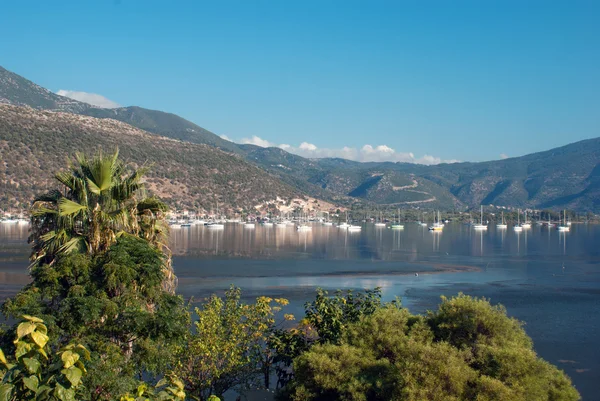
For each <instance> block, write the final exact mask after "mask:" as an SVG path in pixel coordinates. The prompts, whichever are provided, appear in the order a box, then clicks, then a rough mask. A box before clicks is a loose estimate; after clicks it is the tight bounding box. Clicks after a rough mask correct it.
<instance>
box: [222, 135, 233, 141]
mask: <svg viewBox="0 0 600 401" xmlns="http://www.w3.org/2000/svg"><path fill="white" fill-rule="evenodd" d="M220 137H221V139H225V140H226V141H229V142H233V141H232V140H231V138H230V137H228V136H227V135H220Z"/></svg>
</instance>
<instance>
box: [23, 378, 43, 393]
mask: <svg viewBox="0 0 600 401" xmlns="http://www.w3.org/2000/svg"><path fill="white" fill-rule="evenodd" d="M23 384H24V385H25V387H27V388H28V389H29V390H31V391H33V392H37V390H38V385H39V384H40V381H39V380H38V378H37V376H34V375H32V376H29V377H24V378H23Z"/></svg>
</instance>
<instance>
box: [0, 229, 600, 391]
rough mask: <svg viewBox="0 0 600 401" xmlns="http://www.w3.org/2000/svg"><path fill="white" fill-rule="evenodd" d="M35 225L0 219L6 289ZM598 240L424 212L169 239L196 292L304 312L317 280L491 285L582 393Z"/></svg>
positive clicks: (387, 295)
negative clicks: (433, 227) (267, 300)
mask: <svg viewBox="0 0 600 401" xmlns="http://www.w3.org/2000/svg"><path fill="white" fill-rule="evenodd" d="M26 236H27V229H26V228H23V227H6V226H0V284H1V286H0V288H1V291H0V295H1V296H2V297H4V296H6V295H10V294H12V293H14V292H15V291H17V290H18V289H19V288H20V287H21V286H22V285H23V284H24V283H26V282H27V275H26V266H27V261H26V255H27V252H28V248H27V244H26V242H25V239H26ZM599 240H600V227H599V226H594V225H583V224H582V225H575V224H574V225H573V226H572V228H571V232H569V233H566V234H564V233H558V232H557V231H556V229H550V230H549V229H547V228H546V227H539V226H535V225H534V226H533V227H532V229H531V230H527V231H524V232H522V233H520V234H517V233H515V232H514V231H513V230H512V228H509V229H508V230H497V229H495V228H494V227H493V226H490V228H489V230H488V231H487V232H477V231H475V230H473V229H472V228H470V227H468V226H464V225H461V224H457V223H456V224H455V223H452V224H449V225H447V226H446V227H445V228H444V231H443V232H442V233H432V232H428V231H427V229H426V228H423V227H421V226H418V225H416V224H407V225H406V227H405V229H404V230H402V231H399V230H391V229H386V228H375V227H374V226H373V225H371V224H368V225H365V226H364V227H363V230H362V231H361V232H358V233H349V232H347V231H345V230H340V229H337V228H334V227H327V226H321V225H316V224H315V225H314V226H313V229H312V230H311V231H309V232H297V231H296V229H295V228H294V227H287V228H279V227H262V226H256V228H254V229H251V228H246V227H244V226H242V225H238V224H227V225H226V227H225V229H223V230H214V229H209V228H206V227H204V226H192V227H189V228H178V229H174V230H173V232H172V236H171V249H172V250H173V254H174V255H175V256H174V266H175V270H176V273H177V275H178V277H179V291H180V292H181V293H182V294H183V295H184V296H185V297H192V296H193V297H194V299H196V300H201V299H202V298H204V297H206V296H208V295H210V294H211V293H213V292H218V293H221V292H222V291H223V290H224V289H226V288H227V287H229V285H231V284H234V285H236V286H239V287H241V288H242V290H243V291H244V296H245V297H246V298H248V299H251V298H253V297H256V296H258V295H270V296H281V297H285V298H288V299H289V300H290V306H289V308H288V312H290V313H295V314H299V313H301V311H302V305H303V303H304V302H306V301H307V300H309V299H311V298H312V297H313V296H314V290H315V289H316V288H317V287H322V288H324V289H328V290H334V289H338V288H343V289H347V288H351V289H361V288H373V287H381V288H382V291H383V296H384V299H385V300H391V299H393V298H394V297H396V296H399V297H401V298H402V303H403V305H405V306H406V307H408V308H409V309H410V310H411V311H412V312H416V313H420V312H424V311H426V310H428V309H434V308H435V307H436V305H437V304H438V302H439V296H440V295H441V294H445V295H453V294H456V293H458V292H464V293H467V294H470V295H476V296H485V297H487V298H490V299H491V301H492V302H493V303H502V304H503V305H505V306H506V308H507V310H508V313H509V315H511V316H514V317H516V318H518V319H521V320H523V321H525V323H526V326H525V328H526V330H527V333H528V334H529V335H530V336H531V337H532V338H533V340H534V343H535V348H536V350H537V352H538V353H539V354H540V355H541V356H542V357H543V358H545V359H546V360H548V361H550V362H552V363H554V364H556V365H558V366H559V367H560V368H561V369H564V370H565V371H566V372H567V374H569V376H571V378H572V379H573V382H574V383H575V385H576V387H577V388H578V389H579V391H580V392H581V393H582V396H583V399H584V400H598V399H600V395H599V394H598V393H597V389H598V385H597V383H598V382H600V314H599V313H598V311H600V246H599V245H600V241H599ZM415 273H416V274H418V275H416V274H415Z"/></svg>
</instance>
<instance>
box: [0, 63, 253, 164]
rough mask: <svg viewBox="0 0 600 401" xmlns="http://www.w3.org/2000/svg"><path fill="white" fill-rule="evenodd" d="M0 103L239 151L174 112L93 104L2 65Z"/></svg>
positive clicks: (227, 142) (0, 69)
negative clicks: (105, 121)
mask: <svg viewBox="0 0 600 401" xmlns="http://www.w3.org/2000/svg"><path fill="white" fill-rule="evenodd" d="M0 103H8V104H14V105H17V106H29V107H33V108H35V109H40V110H54V111H64V112H68V113H75V114H83V115H87V116H91V117H97V118H112V119H115V120H118V121H122V122H124V123H127V124H130V125H133V126H134V127H137V128H140V129H143V130H144V131H148V132H151V133H154V134H158V135H162V136H167V137H170V138H175V139H180V140H182V141H187V142H192V143H202V144H206V145H210V146H214V147H217V148H220V149H223V150H227V151H230V152H234V153H242V152H241V151H240V149H239V147H238V145H237V144H235V143H233V142H230V141H227V140H225V139H223V138H221V137H220V136H218V135H215V134H213V133H212V132H210V131H208V130H206V129H204V128H202V127H200V126H198V125H196V124H194V123H192V122H190V121H188V120H186V119H184V118H181V117H179V116H177V115H175V114H172V113H165V112H163V111H158V110H149V109H145V108H142V107H137V106H130V107H118V108H115V109H104V108H99V107H95V106H92V105H90V104H88V103H84V102H80V101H77V100H73V99H70V98H68V97H65V96H60V95H57V94H56V93H53V92H51V91H49V90H48V89H45V88H42V87H41V86H39V85H37V84H35V83H33V82H31V81H29V80H27V79H25V78H23V77H21V76H20V75H17V74H15V73H13V72H11V71H8V70H6V69H5V68H2V67H0Z"/></svg>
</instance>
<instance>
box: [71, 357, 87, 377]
mask: <svg viewBox="0 0 600 401" xmlns="http://www.w3.org/2000/svg"><path fill="white" fill-rule="evenodd" d="M88 359H89V358H88ZM74 366H77V367H78V368H79V370H81V371H82V372H83V374H87V370H86V369H85V365H84V364H83V362H81V360H79V361H77V362H75V365H74Z"/></svg>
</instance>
